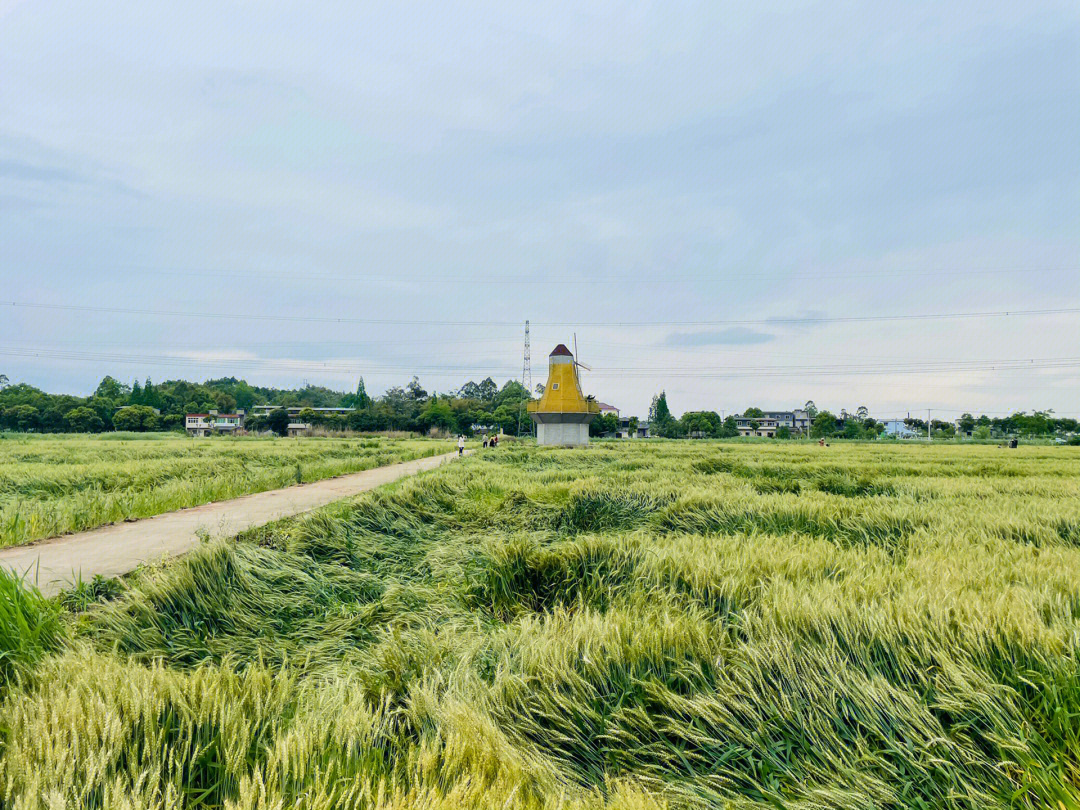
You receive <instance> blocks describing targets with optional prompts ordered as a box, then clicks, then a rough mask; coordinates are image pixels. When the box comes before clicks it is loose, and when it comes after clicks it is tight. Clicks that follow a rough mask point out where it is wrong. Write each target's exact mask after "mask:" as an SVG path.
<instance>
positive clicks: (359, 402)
mask: <svg viewBox="0 0 1080 810" xmlns="http://www.w3.org/2000/svg"><path fill="white" fill-rule="evenodd" d="M353 407H354V408H356V409H357V410H363V409H364V408H369V407H371V397H369V396H368V392H367V388H365V387H364V378H363V377H361V378H360V382H358V383H357V384H356V401H355V403H354V404H353Z"/></svg>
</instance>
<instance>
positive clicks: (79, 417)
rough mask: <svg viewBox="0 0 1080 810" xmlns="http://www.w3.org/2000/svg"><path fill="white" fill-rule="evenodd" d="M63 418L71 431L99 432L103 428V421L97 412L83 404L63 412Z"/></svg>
mask: <svg viewBox="0 0 1080 810" xmlns="http://www.w3.org/2000/svg"><path fill="white" fill-rule="evenodd" d="M64 420H65V421H66V422H67V424H68V428H69V429H70V430H71V431H72V432H73V433H100V432H101V431H102V430H104V429H105V423H104V422H103V421H102V420H101V417H100V416H98V415H97V412H96V411H94V409H93V408H87V407H86V406H85V405H83V406H80V407H78V408H72V409H71V410H70V411H68V412H67V414H65V416H64Z"/></svg>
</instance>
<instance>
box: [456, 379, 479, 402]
mask: <svg viewBox="0 0 1080 810" xmlns="http://www.w3.org/2000/svg"><path fill="white" fill-rule="evenodd" d="M458 396H459V397H460V398H461V399H482V397H481V395H480V386H479V385H477V384H476V383H475V382H473V381H472V380H469V381H468V382H467V383H465V384H464V385H463V386H461V390H459V391H458Z"/></svg>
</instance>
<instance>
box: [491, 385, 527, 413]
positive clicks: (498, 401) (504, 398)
mask: <svg viewBox="0 0 1080 810" xmlns="http://www.w3.org/2000/svg"><path fill="white" fill-rule="evenodd" d="M530 399H532V397H531V396H530V395H529V392H528V391H526V390H525V386H524V385H522V384H521V383H519V382H518V381H517V380H507V381H506V385H504V386H503V387H502V389H501V390H500V391H499V393H498V394H496V395H495V407H498V406H499V405H504V404H506V405H517V406H519V407H520V406H521V401H522V400H525V401H526V402H527V401H528V400H530Z"/></svg>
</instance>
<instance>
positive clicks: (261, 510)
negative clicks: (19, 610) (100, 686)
mask: <svg viewBox="0 0 1080 810" xmlns="http://www.w3.org/2000/svg"><path fill="white" fill-rule="evenodd" d="M456 455H457V453H456V452H453V453H446V454H445V455H441V456H430V457H428V458H420V459H414V460H413V461H405V462H402V463H401V464H391V465H389V466H386V467H376V468H375V469H372V470H364V471H363V472H358V473H352V474H350V475H343V476H341V477H340V478H327V479H324V480H322V481H315V482H314V483H311V484H302V485H300V486H294V487H286V488H285V489H274V490H270V491H268V492H257V493H255V494H254V495H244V496H242V497H240V498H233V499H232V500H228V501H218V502H216V503H208V504H204V505H202V506H193V507H191V508H189V509H181V510H179V511H177V512H167V513H166V514H163V515H156V516H154V517H150V518H145V519H144V520H137V521H134V522H131V523H117V524H113V525H111V526H103V527H102V528H100V529H93V530H91V531H87V532H79V533H78V534H69V535H66V536H64V537H57V538H55V539H52V540H45V541H43V542H40V543H34V544H33V545H29V546H15V547H14V548H5V549H0V567H3V568H10V569H12V570H14V571H15V572H16V573H17V574H20V575H21V574H23V573H27V572H29V573H28V577H29V578H30V579H31V580H36V581H37V585H38V587H39V588H41V591H42V592H43V593H44V594H46V595H47V596H53V595H55V594H57V593H59V592H60V591H61V590H62V589H63V588H64V587H65V586H67V585H68V584H70V583H71V582H72V581H73V580H74V579H75V578H76V577H77V576H79V575H80V574H81V576H82V578H83V579H84V580H87V579H91V578H93V577H94V575H95V574H101V575H103V576H106V577H115V576H120V575H121V574H126V573H127V572H128V571H131V570H132V569H134V568H135V567H136V566H138V565H139V564H140V563H143V562H157V561H158V560H161V559H162V558H163V557H172V556H175V555H177V554H183V553H184V552H185V551H187V550H189V549H190V548H192V547H193V546H195V545H196V544H197V543H198V542H199V533H200V532H209V533H210V534H212V535H215V536H222V537H227V536H230V535H233V534H236V533H237V532H241V531H244V530H245V529H250V528H251V527H253V526H261V525H262V524H264V523H269V522H271V521H274V520H278V519H280V518H284V517H288V516H290V515H295V514H298V513H300V512H307V511H308V510H311V509H316V508H318V507H320V506H325V505H326V504H328V503H331V502H332V501H336V500H340V499H341V498H348V497H349V496H351V495H357V494H359V493H361V492H366V491H367V490H369V489H374V488H375V487H377V486H381V485H382V484H389V483H390V482H391V481H396V480H398V479H399V478H404V477H405V476H407V475H413V474H414V473H418V472H421V471H422V470H430V469H432V468H434V467H438V466H439V465H440V464H442V463H443V462H446V461H449V460H450V459H452V458H453V457H454V456H456Z"/></svg>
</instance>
